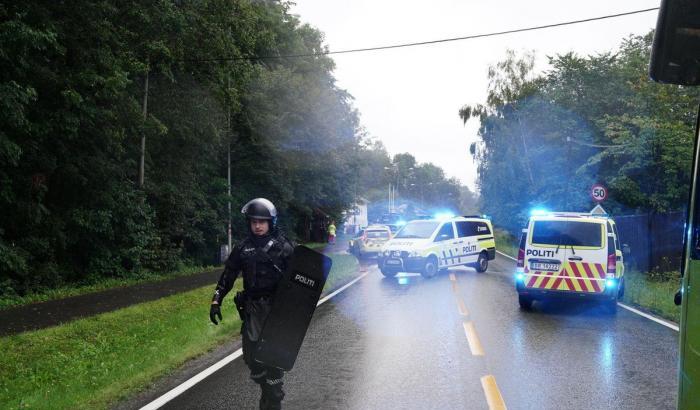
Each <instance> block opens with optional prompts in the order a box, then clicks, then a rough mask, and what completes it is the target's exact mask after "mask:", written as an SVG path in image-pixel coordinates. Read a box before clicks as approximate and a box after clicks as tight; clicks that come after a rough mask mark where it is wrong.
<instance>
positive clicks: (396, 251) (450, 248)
mask: <svg viewBox="0 0 700 410" xmlns="http://www.w3.org/2000/svg"><path fill="white" fill-rule="evenodd" d="M495 257H496V242H495V239H494V236H493V227H492V225H491V221H489V220H488V219H485V218H482V217H479V216H465V217H451V218H447V219H428V220H415V221H410V222H408V223H407V224H406V225H404V226H403V227H402V228H401V229H400V230H399V231H398V232H397V233H396V235H395V236H394V237H393V238H392V239H391V240H390V241H389V242H387V243H386V244H385V245H384V248H383V249H382V252H380V253H379V255H378V256H377V264H378V265H379V269H380V270H381V272H382V273H383V274H384V275H385V276H395V275H396V274H397V273H399V272H418V273H421V274H422V275H423V276H425V277H427V278H430V277H433V276H435V275H436V274H437V272H438V271H439V270H444V269H447V268H449V267H451V266H460V265H466V266H471V267H473V268H475V269H476V270H477V271H478V272H485V271H486V269H488V264H489V261H490V260H493V259H494V258H495Z"/></svg>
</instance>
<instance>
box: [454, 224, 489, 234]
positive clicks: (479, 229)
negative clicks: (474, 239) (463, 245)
mask: <svg viewBox="0 0 700 410" xmlns="http://www.w3.org/2000/svg"><path fill="white" fill-rule="evenodd" d="M456 225H457V236H459V237H460V238H464V237H467V236H476V235H490V234H491V229H489V226H488V224H487V223H486V222H471V221H459V222H456Z"/></svg>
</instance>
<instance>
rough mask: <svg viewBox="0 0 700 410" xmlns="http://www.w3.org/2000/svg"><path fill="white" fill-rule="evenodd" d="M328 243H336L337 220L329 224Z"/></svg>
mask: <svg viewBox="0 0 700 410" xmlns="http://www.w3.org/2000/svg"><path fill="white" fill-rule="evenodd" d="M328 243H335V221H331V224H330V225H328Z"/></svg>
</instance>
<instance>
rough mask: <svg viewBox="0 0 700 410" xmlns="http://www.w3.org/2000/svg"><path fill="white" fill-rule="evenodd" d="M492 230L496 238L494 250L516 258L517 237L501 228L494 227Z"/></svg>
mask: <svg viewBox="0 0 700 410" xmlns="http://www.w3.org/2000/svg"><path fill="white" fill-rule="evenodd" d="M493 231H494V232H493V233H494V237H495V238H496V250H498V251H499V252H503V253H505V254H506V255H510V256H512V257H514V258H517V257H518V239H517V238H516V237H515V236H513V235H512V234H510V233H509V232H507V231H504V230H503V229H498V228H494V230H493Z"/></svg>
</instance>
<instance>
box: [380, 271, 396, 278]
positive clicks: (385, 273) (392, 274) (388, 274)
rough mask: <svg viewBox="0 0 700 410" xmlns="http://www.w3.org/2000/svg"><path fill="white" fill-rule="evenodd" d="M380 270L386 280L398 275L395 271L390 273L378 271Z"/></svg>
mask: <svg viewBox="0 0 700 410" xmlns="http://www.w3.org/2000/svg"><path fill="white" fill-rule="evenodd" d="M380 270H381V271H382V275H384V276H386V277H387V278H393V277H394V276H396V274H397V273H398V272H396V271H390V270H386V269H380Z"/></svg>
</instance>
